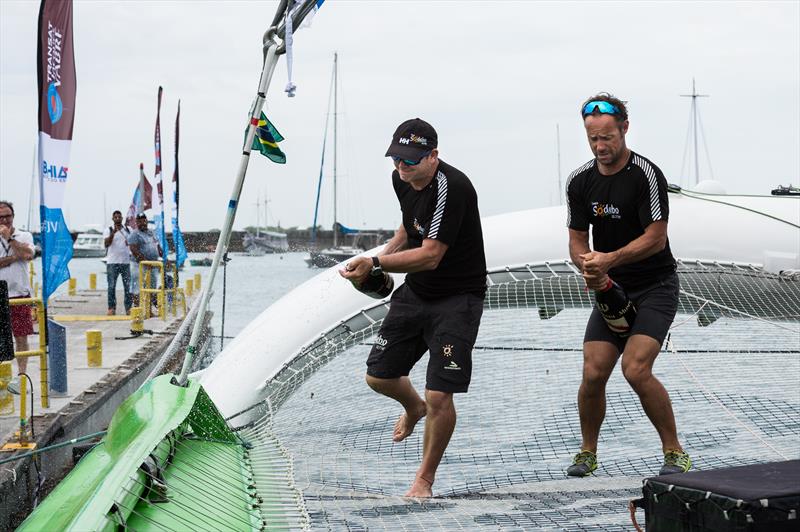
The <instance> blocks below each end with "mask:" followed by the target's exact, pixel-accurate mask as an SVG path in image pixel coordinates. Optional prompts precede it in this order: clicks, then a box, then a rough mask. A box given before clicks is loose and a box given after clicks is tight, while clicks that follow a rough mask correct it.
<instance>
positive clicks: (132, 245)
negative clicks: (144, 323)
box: [128, 212, 163, 305]
mask: <svg viewBox="0 0 800 532" xmlns="http://www.w3.org/2000/svg"><path fill="white" fill-rule="evenodd" d="M128 249H130V251H131V256H132V257H133V264H131V266H132V267H133V269H134V271H135V272H136V273H135V274H134V275H133V278H134V279H136V283H135V285H136V286H138V284H139V263H140V262H142V261H143V260H158V259H159V258H160V257H161V255H162V253H163V251H162V250H161V244H159V243H158V239H157V238H156V235H155V233H153V232H152V231H151V230H150V229H148V227H147V216H146V215H145V214H144V213H143V212H140V213H139V214H137V215H136V231H133V232H132V233H131V234H130V236H128ZM155 286H156V276H155V275H150V288H155ZM133 298H134V304H136V305H139V293H138V292H134V295H133Z"/></svg>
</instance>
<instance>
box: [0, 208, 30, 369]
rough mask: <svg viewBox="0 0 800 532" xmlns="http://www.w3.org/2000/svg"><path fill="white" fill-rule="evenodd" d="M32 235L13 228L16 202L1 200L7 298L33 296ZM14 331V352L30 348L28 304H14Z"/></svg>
mask: <svg viewBox="0 0 800 532" xmlns="http://www.w3.org/2000/svg"><path fill="white" fill-rule="evenodd" d="M33 255H34V247H33V235H31V234H30V233H29V232H27V231H21V230H19V229H17V228H16V227H14V205H12V204H11V202H8V201H0V279H2V280H3V281H6V283H8V298H9V299H20V298H27V297H31V283H30V277H29V274H28V268H29V266H28V263H29V262H30V261H31V260H32V259H33ZM11 333H12V335H13V336H14V344H15V351H16V352H20V351H29V350H30V349H29V347H28V336H29V335H31V334H33V318H32V317H31V308H30V306H28V305H14V306H12V307H11ZM27 366H28V359H27V358H26V357H19V358H17V367H18V368H19V373H25V370H26V369H27Z"/></svg>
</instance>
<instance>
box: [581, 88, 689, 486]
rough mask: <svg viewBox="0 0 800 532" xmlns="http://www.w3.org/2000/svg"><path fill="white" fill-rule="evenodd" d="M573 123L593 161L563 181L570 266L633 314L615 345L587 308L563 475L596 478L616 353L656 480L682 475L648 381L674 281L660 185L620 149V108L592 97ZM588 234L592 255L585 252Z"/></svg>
mask: <svg viewBox="0 0 800 532" xmlns="http://www.w3.org/2000/svg"><path fill="white" fill-rule="evenodd" d="M581 117H582V118H583V125H584V127H585V129H586V135H587V138H588V140H589V147H590V148H591V150H592V153H593V154H594V158H593V159H592V160H591V161H589V162H587V163H586V164H584V165H583V166H581V167H580V168H578V169H577V170H575V171H574V172H572V174H570V176H569V177H568V178H567V226H568V228H569V252H570V257H571V258H572V261H573V262H574V263H575V265H576V266H577V267H578V268H580V270H581V271H582V272H583V277H584V280H585V281H586V286H587V287H589V288H590V289H593V290H604V289H607V287H608V285H609V284H610V281H609V278H611V279H613V280H614V281H615V282H616V283H617V284H619V285H620V286H621V287H622V288H623V289H624V290H625V292H626V293H627V295H628V297H629V298H630V300H631V301H632V302H633V304H634V306H635V308H636V311H637V314H636V318H635V320H634V322H633V325H632V327H631V330H630V331H629V335H628V336H626V337H624V338H623V337H620V336H618V335H617V334H615V333H614V332H612V331H611V330H610V329H609V327H608V326H607V325H606V323H605V321H604V320H603V317H602V315H601V314H600V311H599V310H598V309H597V308H595V309H594V310H593V311H592V314H591V317H590V318H589V322H588V324H587V326H586V333H585V335H584V343H583V355H584V362H583V380H582V382H581V386H580V389H579V391H578V412H579V415H580V422H581V435H582V443H581V449H580V452H579V453H578V454H577V455H575V458H574V460H573V463H572V465H570V466H569V468H568V469H567V474H568V475H570V476H586V475H589V474H590V473H591V472H592V471H594V470H595V469H597V439H598V435H599V433H600V426H601V425H602V423H603V419H604V418H605V412H606V396H605V387H606V382H607V381H608V378H609V376H610V375H611V372H612V371H613V369H614V366H615V365H616V363H617V360H618V359H619V357H620V354H622V373H623V374H624V376H625V379H627V381H628V383H629V384H630V385H631V387H632V388H633V390H634V391H635V392H636V394H637V395H638V396H639V400H640V401H641V404H642V407H643V409H644V411H645V413H646V414H647V416H648V418H649V419H650V421H651V423H652V424H653V425H654V426H655V428H656V430H657V431H658V435H659V437H660V438H661V444H662V449H663V452H664V465H663V466H662V467H661V471H660V474H662V475H665V474H670V473H682V472H685V471H688V470H689V468H690V467H691V465H692V462H691V460H690V458H689V455H688V454H687V453H685V452H684V451H683V448H682V447H681V444H680V442H679V441H678V435H677V429H676V427H675V416H674V415H673V413H672V404H671V403H670V399H669V395H668V394H667V391H666V389H665V388H664V386H663V385H662V384H661V383H660V382H659V380H658V379H657V378H656V377H655V376H654V375H653V373H652V369H653V363H654V362H655V359H656V356H658V353H659V351H660V350H661V344H662V343H663V342H664V338H665V337H666V335H667V332H668V331H669V327H670V325H671V324H672V320H673V318H674V317H675V313H676V311H677V308H678V293H679V285H678V275H677V273H676V263H675V259H674V258H673V257H672V252H671V251H670V247H669V239H668V238H667V218H668V217H669V203H668V199H667V181H666V179H665V178H664V174H662V173H661V170H659V168H658V167H657V166H656V165H655V164H653V163H652V162H650V161H649V160H647V159H646V158H644V157H642V156H641V155H639V154H637V153H634V152H632V151H631V150H630V149H628V147H627V146H626V144H625V134H626V133H627V132H628V110H627V108H626V107H625V103H624V102H622V101H620V100H619V99H617V98H614V97H613V96H611V95H610V94H608V93H601V94H598V95H596V96H594V97H592V98H589V99H588V100H586V102H584V104H583V105H582V106H581ZM589 226H591V227H592V243H593V246H594V250H592V249H590V247H589Z"/></svg>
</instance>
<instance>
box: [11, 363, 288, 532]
mask: <svg viewBox="0 0 800 532" xmlns="http://www.w3.org/2000/svg"><path fill="white" fill-rule="evenodd" d="M171 379H172V375H164V376H161V377H158V378H156V379H154V380H151V381H149V382H147V383H146V384H145V385H144V386H142V388H141V389H139V390H138V391H137V392H136V393H134V394H133V395H131V396H130V397H129V398H128V399H127V400H126V401H125V402H124V403H123V404H122V405H121V406H120V408H119V409H118V410H117V412H116V413H115V414H114V417H113V419H112V420H111V424H110V426H109V429H108V433H107V434H106V436H105V438H104V439H103V440H102V442H100V443H99V444H98V445H97V446H96V447H95V448H94V449H92V450H91V451H90V452H89V453H87V454H86V455H85V456H84V457H83V459H82V460H81V461H80V462H79V463H78V464H77V466H76V467H75V468H74V469H73V470H72V472H70V474H69V475H67V477H66V478H65V479H64V480H63V481H62V482H61V483H60V484H59V485H58V486H57V487H56V488H55V489H54V490H53V492H52V493H51V494H50V495H49V496H48V497H47V498H46V499H45V500H44V502H43V503H42V504H41V505H39V506H38V507H37V508H36V510H35V511H34V512H33V513H31V515H30V516H28V518H27V519H26V520H25V521H24V522H23V523H22V525H21V526H20V527H19V529H18V530H21V531H28V530H36V531H40V530H117V529H119V528H120V527H125V526H128V527H130V528H131V529H133V530H165V529H166V530H186V529H214V530H259V529H263V528H264V527H266V526H270V527H271V526H275V527H277V528H283V527H284V526H285V523H281V522H280V521H277V522H276V521H272V520H271V519H270V521H271V522H270V523H269V524H268V523H267V522H266V521H265V519H264V517H263V516H262V513H261V509H260V507H259V498H258V497H257V496H256V494H255V489H256V487H255V485H254V481H253V475H252V472H251V471H250V467H249V451H248V449H247V448H246V447H247V445H246V444H244V443H243V442H242V441H241V440H240V439H239V438H238V437H237V436H236V435H235V434H234V433H233V432H232V431H231V430H230V429H229V428H228V426H227V425H226V423H225V420H224V419H223V417H222V416H221V415H220V413H219V411H218V410H217V409H216V407H215V406H214V404H213V403H212V402H211V400H210V399H209V398H208V396H207V395H206V393H205V391H204V390H203V389H202V387H201V386H200V385H199V384H197V383H196V382H194V381H190V382H189V384H188V385H187V386H186V387H180V386H177V385H175V384H173V383H172V382H171Z"/></svg>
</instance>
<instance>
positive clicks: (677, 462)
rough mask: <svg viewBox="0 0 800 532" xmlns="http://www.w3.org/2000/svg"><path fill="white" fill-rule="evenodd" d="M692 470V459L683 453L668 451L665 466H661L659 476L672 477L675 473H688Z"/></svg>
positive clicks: (665, 455) (665, 454) (665, 456)
mask: <svg viewBox="0 0 800 532" xmlns="http://www.w3.org/2000/svg"><path fill="white" fill-rule="evenodd" d="M691 468H692V459H691V458H689V455H688V454H687V453H685V452H683V451H680V450H675V451H667V452H665V453H664V465H663V466H661V470H660V471H659V472H658V474H659V475H672V474H673V473H686V472H687V471H689V469H691Z"/></svg>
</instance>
